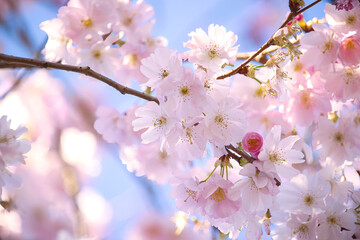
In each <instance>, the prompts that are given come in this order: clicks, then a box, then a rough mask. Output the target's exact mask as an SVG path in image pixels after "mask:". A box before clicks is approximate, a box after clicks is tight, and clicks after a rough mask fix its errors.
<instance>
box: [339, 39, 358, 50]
mask: <svg viewBox="0 0 360 240" xmlns="http://www.w3.org/2000/svg"><path fill="white" fill-rule="evenodd" d="M341 45H343V47H344V48H345V50H352V49H355V39H353V38H347V39H345V40H344V41H342V43H341Z"/></svg>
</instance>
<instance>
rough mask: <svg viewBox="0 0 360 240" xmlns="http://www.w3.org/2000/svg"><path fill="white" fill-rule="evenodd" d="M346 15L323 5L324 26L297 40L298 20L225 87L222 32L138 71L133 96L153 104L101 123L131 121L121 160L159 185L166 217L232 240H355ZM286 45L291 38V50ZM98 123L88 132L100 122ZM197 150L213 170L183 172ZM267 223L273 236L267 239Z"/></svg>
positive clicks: (355, 60)
mask: <svg viewBox="0 0 360 240" xmlns="http://www.w3.org/2000/svg"><path fill="white" fill-rule="evenodd" d="M353 6H354V7H353V8H351V9H348V8H346V9H345V10H337V9H336V7H335V6H333V5H330V4H327V5H326V7H325V14H326V15H325V16H326V24H324V23H313V24H312V25H311V28H312V31H310V32H309V33H305V34H300V35H299V34H298V32H299V31H301V27H299V26H301V25H304V24H306V22H305V20H304V19H303V17H302V16H298V17H297V18H296V19H295V20H294V21H293V22H291V23H289V24H288V26H287V27H285V28H284V29H281V30H279V31H278V32H277V33H276V34H275V37H274V42H275V43H276V44H277V45H279V47H282V48H283V49H280V50H278V51H276V52H275V53H274V55H273V56H272V57H271V58H270V60H269V61H268V62H267V63H266V64H265V65H261V66H251V67H250V68H249V69H248V70H249V72H248V74H247V76H243V75H241V76H235V77H234V78H233V79H232V80H231V81H229V80H228V79H225V80H218V79H217V78H218V77H219V76H221V75H223V74H224V73H226V71H227V70H226V69H227V68H224V67H225V66H226V65H232V64H234V63H235V60H236V52H237V46H236V45H235V44H236V41H237V37H236V35H235V34H234V33H233V32H231V31H226V29H225V28H224V27H223V26H219V25H214V24H212V25H210V26H209V27H208V31H207V33H206V32H205V31H204V30H202V29H197V30H196V31H194V32H191V33H190V34H189V37H190V40H189V41H187V42H186V43H184V46H185V47H187V48H189V50H188V51H186V52H185V53H182V54H180V53H177V52H176V51H174V50H170V49H168V48H165V47H161V48H157V49H155V51H154V53H152V54H151V55H150V56H149V57H147V58H144V59H143V60H142V61H141V63H142V65H141V67H140V70H141V72H142V74H143V75H144V76H145V77H146V78H147V81H145V82H144V83H143V86H144V87H147V88H151V90H152V91H154V92H155V94H156V96H157V97H158V99H159V101H160V103H159V104H156V103H155V102H148V103H146V104H145V105H144V106H140V107H137V109H136V110H134V111H133V110H131V111H130V112H129V115H128V114H127V115H126V116H124V115H120V114H116V113H113V114H112V115H111V118H113V119H121V118H124V117H125V118H126V120H125V121H126V122H129V120H128V119H131V120H132V125H133V130H134V131H135V132H136V133H132V134H131V131H130V130H129V129H127V130H126V131H125V132H124V133H123V135H122V137H123V138H124V139H125V138H126V139H132V137H129V136H131V135H132V136H135V135H134V134H136V136H137V140H133V143H132V144H130V145H129V146H124V145H123V144H121V149H120V151H121V154H120V156H121V158H122V160H123V162H124V163H126V164H127V165H128V169H129V170H132V171H133V170H135V171H136V173H137V175H139V176H141V175H146V176H148V178H149V179H152V180H155V181H158V182H165V181H166V179H167V178H168V177H169V176H170V180H169V183H170V184H171V185H172V186H173V191H172V193H171V195H172V197H173V198H175V199H176V205H177V207H178V209H180V210H181V211H184V212H187V213H189V214H193V215H199V216H201V217H205V218H206V219H208V220H209V221H210V223H211V224H212V225H213V226H216V227H217V228H218V229H219V230H220V231H222V232H224V233H230V236H231V237H233V238H236V236H237V235H238V234H239V229H242V227H244V226H245V227H246V236H247V238H248V239H260V237H261V236H262V234H263V232H264V231H265V232H266V233H267V234H273V236H274V239H294V238H296V239H317V238H318V239H328V238H329V237H330V236H331V237H333V236H336V237H335V238H336V239H348V238H349V237H351V236H357V234H358V233H357V231H359V229H358V228H357V225H356V224H355V222H356V217H357V214H358V212H357V211H355V210H354V208H355V207H357V206H356V204H357V203H356V201H355V202H354V201H353V200H351V199H350V200H349V196H351V195H352V194H357V190H358V187H359V186H354V184H357V182H358V181H359V176H358V174H357V173H356V170H358V166H359V165H358V164H359V160H360V159H359V154H360V153H359V151H360V145H359V142H358V141H357V139H358V138H359V137H360V126H359V125H360V124H359V114H360V111H359V98H358V97H359V96H360V73H359V69H360V68H359V66H360V57H359V52H360V38H359V36H360V35H359V30H360V25H359V22H360V18H359V16H360V8H359V4H357V2H356V1H355V2H354V3H353ZM338 8H340V7H339V5H338ZM290 36H295V37H297V38H300V45H301V47H300V48H298V47H296V46H294V45H292V44H291V42H290V40H289V39H290V38H289V37H290ZM284 49H287V51H286V50H284ZM184 61H188V62H190V63H192V64H193V69H190V68H188V67H184V66H183V64H182V62H184ZM255 80H256V81H255ZM99 117H100V118H99V119H98V120H97V124H98V125H99V124H101V123H102V124H104V123H105V121H109V120H106V119H108V117H107V116H106V115H104V114H101V113H100V115H99ZM133 119H134V120H133ZM112 122H113V123H116V125H117V126H120V125H121V124H120V123H118V120H116V121H112ZM122 122H123V123H124V121H122ZM97 124H95V127H96V126H97ZM116 125H114V124H110V126H111V127H109V125H108V128H109V130H110V129H118V127H116ZM121 128H122V129H124V128H125V127H124V125H121ZM98 130H100V132H101V133H103V134H104V137H105V139H106V138H109V136H107V135H105V134H106V133H105V131H102V130H101V129H98ZM109 130H107V132H108V133H109V134H110V136H111V137H110V138H115V135H113V134H111V133H114V131H111V133H110V131H109ZM139 130H141V131H140V132H138V131H139ZM125 136H127V137H125ZM262 136H264V140H263V137H262ZM119 137H120V136H117V137H116V138H119ZM139 141H141V142H142V144H145V145H142V144H140V145H139ZM117 142H119V141H117ZM121 142H122V143H123V142H124V141H121ZM125 145H128V141H126V144H125ZM209 148H210V149H211V151H212V153H213V154H212V155H211V156H210V158H211V157H214V158H215V160H212V161H211V160H210V162H211V163H212V164H214V165H213V166H214V167H211V166H210V167H209V166H208V167H206V169H205V171H204V169H203V170H199V169H195V168H191V169H190V170H187V171H185V169H187V168H188V166H189V163H191V162H192V161H193V160H194V159H198V158H206V157H208V155H207V150H209ZM319 149H320V153H317V154H315V151H316V150H319ZM151 152H152V153H151ZM239 152H240V153H239ZM239 154H240V155H239ZM233 160H237V161H238V162H239V164H240V169H238V168H234V166H233V165H234V163H233ZM164 169H165V170H164ZM166 169H167V170H166ZM235 169H238V170H237V171H236V170H235ZM236 172H238V174H237V173H236ZM345 179H347V180H345ZM350 179H352V181H351V180H350ZM271 224H276V225H277V226H278V227H277V228H275V230H273V231H271V230H270V225H271ZM263 229H264V230H263Z"/></svg>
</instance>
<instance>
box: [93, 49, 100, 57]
mask: <svg viewBox="0 0 360 240" xmlns="http://www.w3.org/2000/svg"><path fill="white" fill-rule="evenodd" d="M93 56H94V58H97V59H100V57H101V52H100V51H99V50H96V51H94V52H93Z"/></svg>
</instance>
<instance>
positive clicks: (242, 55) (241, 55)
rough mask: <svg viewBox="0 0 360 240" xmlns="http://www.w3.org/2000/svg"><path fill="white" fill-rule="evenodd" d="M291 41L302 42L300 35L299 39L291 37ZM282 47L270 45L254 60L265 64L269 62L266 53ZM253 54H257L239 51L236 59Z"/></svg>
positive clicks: (246, 57)
mask: <svg viewBox="0 0 360 240" xmlns="http://www.w3.org/2000/svg"><path fill="white" fill-rule="evenodd" d="M290 42H291V43H292V44H297V43H299V42H300V37H298V38H297V39H291V40H290ZM280 48H282V47H280V46H270V47H268V48H267V49H266V50H264V51H263V52H261V53H260V54H259V55H258V56H256V57H255V58H254V59H253V60H254V61H256V62H259V63H262V64H265V63H266V62H267V60H268V59H267V58H266V54H269V53H271V52H274V51H276V50H278V49H280ZM253 54H255V52H244V53H238V54H236V59H237V60H241V59H248V58H249V57H251V56H252V55H253Z"/></svg>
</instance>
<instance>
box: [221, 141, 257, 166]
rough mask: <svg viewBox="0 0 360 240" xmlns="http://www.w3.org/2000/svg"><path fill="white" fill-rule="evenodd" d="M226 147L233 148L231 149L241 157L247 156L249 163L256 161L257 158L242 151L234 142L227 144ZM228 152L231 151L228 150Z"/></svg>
mask: <svg viewBox="0 0 360 240" xmlns="http://www.w3.org/2000/svg"><path fill="white" fill-rule="evenodd" d="M225 149H229V150H231V151H233V152H235V153H237V154H239V155H240V156H241V157H243V158H245V159H246V160H247V161H248V162H249V163H252V162H254V161H255V160H256V159H255V158H253V157H251V156H250V155H249V154H247V153H244V152H243V151H241V150H240V149H238V148H236V147H234V146H233V145H232V144H230V145H227V146H226V147H225ZM228 152H229V151H228Z"/></svg>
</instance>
